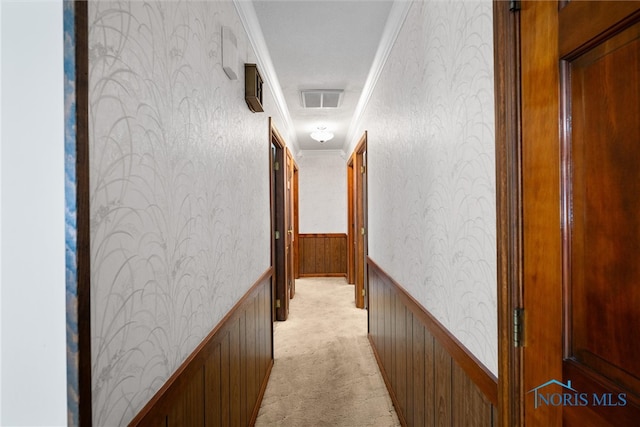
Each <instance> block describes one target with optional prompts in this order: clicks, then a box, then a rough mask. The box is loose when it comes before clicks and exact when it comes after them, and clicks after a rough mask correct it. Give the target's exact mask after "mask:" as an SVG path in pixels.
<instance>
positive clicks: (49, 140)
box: [0, 0, 67, 426]
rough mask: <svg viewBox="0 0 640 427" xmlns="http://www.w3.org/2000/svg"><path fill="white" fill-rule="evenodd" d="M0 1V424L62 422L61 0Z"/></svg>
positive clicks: (65, 413) (62, 142)
mask: <svg viewBox="0 0 640 427" xmlns="http://www.w3.org/2000/svg"><path fill="white" fill-rule="evenodd" d="M0 8H1V24H0V29H1V31H0V32H1V43H2V46H1V49H0V53H1V58H2V59H1V70H2V71H1V82H2V83H1V93H2V97H1V99H2V107H1V112H2V114H1V116H0V117H1V119H0V121H1V122H0V128H1V131H0V138H1V145H0V146H1V155H0V159H1V160H0V172H1V174H0V183H1V186H2V190H1V192H0V194H1V197H0V199H1V201H0V203H1V208H2V211H1V212H2V213H1V224H0V227H1V231H2V235H1V255H2V257H1V264H0V265H1V270H0V271H1V273H0V280H1V289H2V291H1V292H2V295H1V296H2V299H1V304H0V310H1V315H0V318H1V322H2V323H1V325H2V330H1V333H0V343H1V350H2V359H1V366H0V383H1V390H2V395H1V400H0V408H1V411H2V414H1V418H0V424H2V425H6V426H10V425H11V426H14V425H15V426H20V425H27V426H55V425H60V426H62V425H66V424H67V408H66V348H65V270H64V266H65V258H64V109H63V107H64V98H63V61H62V60H63V28H62V1H53V0H48V1H32V2H22V1H7V0H3V1H2V3H0ZM34 404H35V406H34Z"/></svg>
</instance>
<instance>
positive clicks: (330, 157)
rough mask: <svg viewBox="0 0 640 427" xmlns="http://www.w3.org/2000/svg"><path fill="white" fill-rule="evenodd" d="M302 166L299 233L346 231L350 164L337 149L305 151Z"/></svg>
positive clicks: (299, 160) (300, 174) (299, 162)
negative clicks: (347, 163)
mask: <svg viewBox="0 0 640 427" xmlns="http://www.w3.org/2000/svg"><path fill="white" fill-rule="evenodd" d="M296 163H297V164H298V166H299V168H300V172H299V179H300V189H299V198H300V199H299V203H300V208H299V209H300V210H299V212H300V213H299V215H300V233H346V232H347V165H346V161H345V159H344V158H343V157H342V156H341V155H340V154H339V153H338V152H336V151H328V152H322V151H318V152H313V151H303V152H301V155H300V156H299V157H298V159H296Z"/></svg>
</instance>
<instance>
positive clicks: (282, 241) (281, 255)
mask: <svg viewBox="0 0 640 427" xmlns="http://www.w3.org/2000/svg"><path fill="white" fill-rule="evenodd" d="M271 144H274V145H275V147H276V161H277V162H278V163H279V165H280V167H279V169H278V170H277V171H274V168H273V165H272V164H271V163H270V165H269V171H270V172H269V173H270V174H271V175H270V177H271V181H270V182H271V184H272V186H271V204H272V205H271V214H272V229H271V244H272V258H271V265H273V277H274V280H273V281H274V288H275V292H274V295H275V297H274V299H273V304H274V310H273V312H274V314H275V319H277V320H287V316H288V315H289V292H287V288H288V286H287V259H286V235H287V230H286V225H287V224H286V217H287V213H286V209H287V206H286V185H287V184H286V176H285V173H286V158H287V154H286V150H287V146H286V144H285V142H284V139H283V138H282V135H280V132H278V129H276V127H275V125H274V123H273V119H272V118H271V117H269V150H271ZM276 230H277V231H279V232H280V238H279V239H276V238H275V231H276ZM277 300H280V307H279V308H275V304H276V301H277Z"/></svg>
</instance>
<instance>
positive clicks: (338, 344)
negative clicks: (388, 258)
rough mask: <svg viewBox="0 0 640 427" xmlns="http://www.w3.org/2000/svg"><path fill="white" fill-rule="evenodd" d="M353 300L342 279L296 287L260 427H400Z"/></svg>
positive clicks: (280, 330)
mask: <svg viewBox="0 0 640 427" xmlns="http://www.w3.org/2000/svg"><path fill="white" fill-rule="evenodd" d="M353 295H354V293H353V285H347V284H346V283H345V280H344V279H343V278H304V279H298V280H296V296H295V298H294V299H293V300H292V301H291V311H290V315H289V319H288V320H287V321H286V322H276V324H275V326H274V353H275V362H274V366H273V369H272V371H271V377H270V379H269V384H268V385H267V389H266V392H265V395H264V398H263V400H262V406H261V407H260V412H259V414H258V418H257V421H256V426H273V425H278V426H301V425H305V426H380V427H382V426H385V427H386V426H399V425H400V423H399V421H398V417H397V415H396V412H395V410H394V408H393V404H392V403H391V399H390V397H389V394H388V392H387V390H386V388H385V385H384V381H383V379H382V376H381V375H380V371H379V369H378V366H377V364H376V361H375V358H374V356H373V352H372V350H371V346H370V344H369V341H368V340H367V336H366V335H367V312H366V310H360V309H357V308H355V306H354V296H353Z"/></svg>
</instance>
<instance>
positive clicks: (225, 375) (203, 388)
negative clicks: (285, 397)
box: [129, 268, 273, 427]
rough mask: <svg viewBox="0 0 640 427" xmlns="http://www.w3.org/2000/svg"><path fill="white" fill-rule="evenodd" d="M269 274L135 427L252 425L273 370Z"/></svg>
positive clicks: (138, 418) (167, 385) (145, 410)
mask: <svg viewBox="0 0 640 427" xmlns="http://www.w3.org/2000/svg"><path fill="white" fill-rule="evenodd" d="M271 277H272V269H271V268H269V270H267V271H266V272H265V273H264V274H263V275H262V277H260V279H259V280H258V281H257V282H256V284H255V285H254V286H253V287H252V288H251V290H250V291H249V292H248V293H247V294H246V295H245V296H244V297H243V298H242V300H241V301H240V302H238V304H236V306H235V307H234V308H233V309H232V310H231V311H230V312H229V314H228V315H227V316H225V318H224V319H223V320H222V321H221V322H220V323H219V324H218V326H216V327H215V328H214V329H213V331H211V333H210V334H209V336H208V337H207V338H206V339H205V340H204V341H203V342H202V343H201V344H200V345H199V346H198V348H196V349H195V351H194V352H193V353H192V354H191V355H190V356H189V357H188V358H187V360H186V361H185V362H184V363H183V364H182V365H181V366H180V368H178V370H177V371H176V372H175V373H174V374H173V375H172V376H171V378H169V380H168V381H167V382H166V383H165V385H164V386H163V387H162V388H161V389H160V390H159V391H158V393H156V395H155V396H154V397H153V398H152V399H151V400H150V401H149V403H148V404H147V405H146V406H145V407H144V408H143V409H142V411H140V413H139V414H138V415H137V416H136V417H135V418H134V419H133V421H131V423H130V424H129V425H130V426H159V425H161V426H167V427H171V426H205V425H206V426H231V425H252V424H253V423H254V421H255V419H256V417H257V415H258V410H259V408H260V402H261V401H262V396H263V395H264V390H265V388H266V385H267V380H268V379H269V374H270V373H271V367H272V366H273V329H272V313H271V288H272V286H271Z"/></svg>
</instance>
